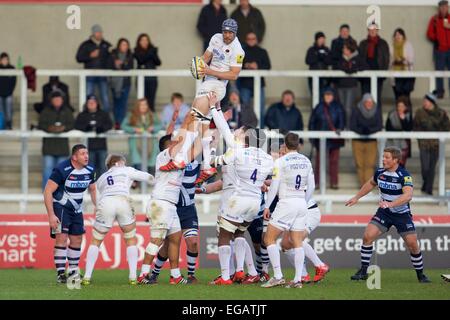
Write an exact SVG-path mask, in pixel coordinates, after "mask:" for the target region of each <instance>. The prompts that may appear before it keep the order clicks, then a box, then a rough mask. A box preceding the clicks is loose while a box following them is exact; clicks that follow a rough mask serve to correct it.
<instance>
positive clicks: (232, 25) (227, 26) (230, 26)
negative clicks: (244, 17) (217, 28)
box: [222, 18, 238, 34]
mask: <svg viewBox="0 0 450 320" xmlns="http://www.w3.org/2000/svg"><path fill="white" fill-rule="evenodd" d="M223 31H231V32H233V33H234V34H236V33H237V31H238V24H237V22H236V20H234V19H231V18H230V19H227V20H225V21H224V22H223V23H222V32H223Z"/></svg>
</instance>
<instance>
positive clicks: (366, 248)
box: [350, 222, 387, 280]
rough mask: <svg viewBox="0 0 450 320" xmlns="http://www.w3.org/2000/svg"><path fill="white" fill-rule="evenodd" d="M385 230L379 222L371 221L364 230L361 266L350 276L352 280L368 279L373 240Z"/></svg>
mask: <svg viewBox="0 0 450 320" xmlns="http://www.w3.org/2000/svg"><path fill="white" fill-rule="evenodd" d="M385 231H387V230H385V227H384V226H382V225H380V224H378V223H373V222H370V223H369V224H368V225H367V227H366V230H365V231H364V236H363V243H362V245H361V267H360V269H359V270H358V271H357V272H356V273H355V274H354V275H353V276H351V277H350V279H351V280H367V278H368V275H367V268H368V267H369V265H370V259H371V258H372V253H373V242H374V241H375V240H376V239H377V238H378V237H379V236H380V235H381V234H383V233H384V232H385Z"/></svg>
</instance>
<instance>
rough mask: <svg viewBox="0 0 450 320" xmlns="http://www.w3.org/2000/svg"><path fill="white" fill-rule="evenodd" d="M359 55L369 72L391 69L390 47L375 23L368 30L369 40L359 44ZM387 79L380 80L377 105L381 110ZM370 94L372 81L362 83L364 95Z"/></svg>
mask: <svg viewBox="0 0 450 320" xmlns="http://www.w3.org/2000/svg"><path fill="white" fill-rule="evenodd" d="M359 54H360V55H361V57H362V58H363V59H364V60H365V61H366V64H367V67H368V70H387V69H388V68H389V59H390V54H389V45H388V43H387V42H386V40H384V39H382V38H381V37H380V36H379V35H378V26H377V25H376V24H375V23H373V24H371V25H370V26H369V28H368V35H367V38H366V39H364V40H362V41H361V43H360V44H359ZM384 79H385V78H378V81H377V87H378V95H377V104H378V107H380V108H381V91H382V89H383V82H384ZM368 92H370V79H369V78H365V79H363V81H362V93H363V94H364V93H368Z"/></svg>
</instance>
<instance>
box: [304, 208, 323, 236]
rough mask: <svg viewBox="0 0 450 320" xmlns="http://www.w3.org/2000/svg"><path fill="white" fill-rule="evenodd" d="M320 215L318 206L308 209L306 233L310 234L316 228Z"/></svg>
mask: <svg viewBox="0 0 450 320" xmlns="http://www.w3.org/2000/svg"><path fill="white" fill-rule="evenodd" d="M321 216H322V214H321V213H320V209H319V207H316V208H312V209H308V214H307V215H306V231H308V234H311V232H313V231H314V229H316V228H317V226H318V225H319V223H320V218H321Z"/></svg>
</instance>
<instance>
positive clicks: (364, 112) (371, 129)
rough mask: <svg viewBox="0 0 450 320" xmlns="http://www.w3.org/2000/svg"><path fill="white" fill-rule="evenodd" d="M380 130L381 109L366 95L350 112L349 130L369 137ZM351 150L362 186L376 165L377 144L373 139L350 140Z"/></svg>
mask: <svg viewBox="0 0 450 320" xmlns="http://www.w3.org/2000/svg"><path fill="white" fill-rule="evenodd" d="M382 129H383V118H382V114H381V108H380V107H379V106H377V104H376V103H375V101H374V99H373V97H372V95H371V94H370V93H366V94H364V95H363V98H362V100H361V102H359V103H358V105H357V107H356V108H354V109H353V111H352V116H351V118H350V130H352V131H354V132H356V133H359V134H362V135H369V134H373V133H375V132H378V131H381V130H382ZM352 149H353V157H354V158H355V164H356V171H357V173H358V177H359V183H360V185H361V186H363V185H364V183H366V182H367V181H368V180H369V179H370V178H371V177H372V176H373V172H374V170H375V166H376V163H377V151H378V143H377V140H375V139H354V140H352Z"/></svg>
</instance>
